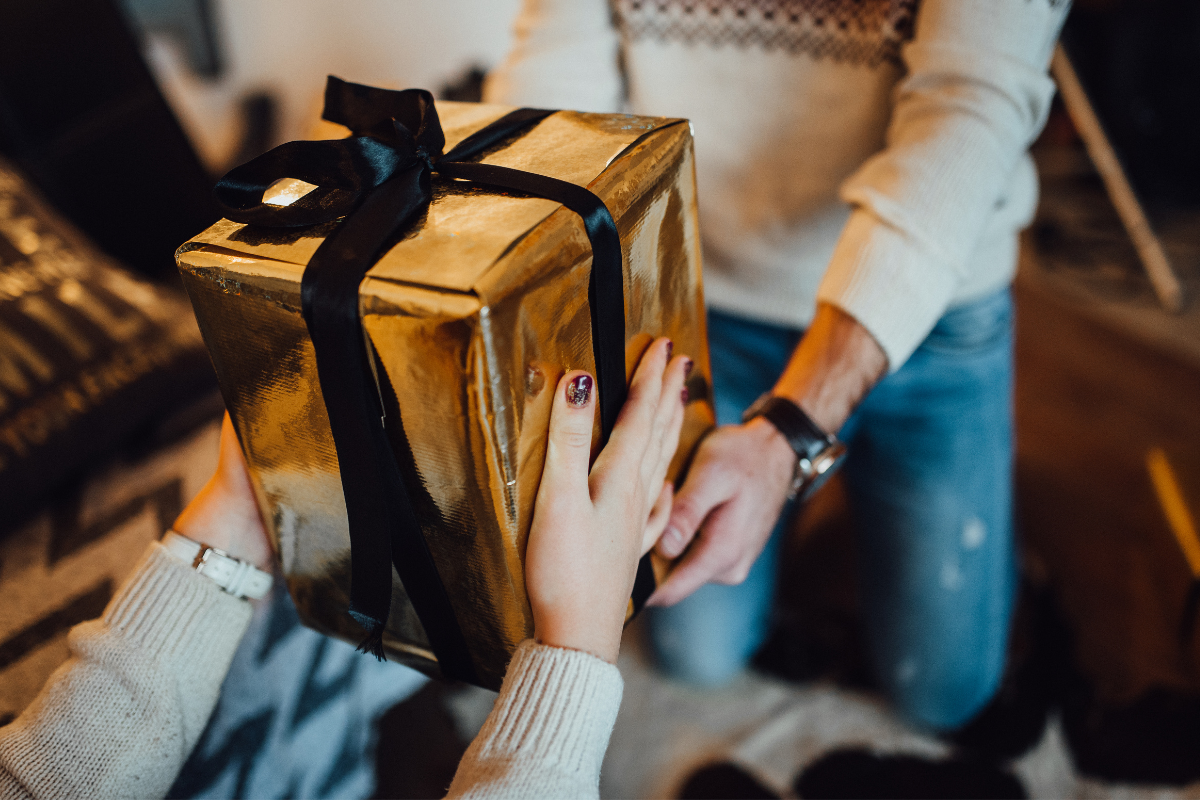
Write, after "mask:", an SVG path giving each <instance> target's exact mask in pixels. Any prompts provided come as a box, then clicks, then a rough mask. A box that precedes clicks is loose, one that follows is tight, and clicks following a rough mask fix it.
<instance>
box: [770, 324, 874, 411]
mask: <svg viewBox="0 0 1200 800" xmlns="http://www.w3.org/2000/svg"><path fill="white" fill-rule="evenodd" d="M887 365H888V364H887V356H886V355H885V354H884V352H883V348H881V347H880V346H879V343H878V342H876V341H875V338H874V337H873V336H872V335H871V333H870V332H869V331H868V330H867V329H866V328H865V327H863V326H862V325H861V324H860V323H859V322H858V321H857V320H856V319H854V317H852V316H850V315H849V314H847V313H846V312H844V311H842V310H841V309H838V308H836V307H834V306H831V305H828V304H826V303H822V304H821V305H819V306H818V308H817V315H816V317H815V318H814V319H813V322H812V325H811V326H810V327H809V329H808V331H807V332H806V333H805V335H804V338H802V339H801V340H800V344H799V345H798V346H797V347H796V351H795V352H794V353H793V354H792V358H791V360H790V361H789V362H788V365H787V367H786V368H785V369H784V372H783V374H782V375H781V376H780V378H779V381H778V382H777V383H776V384H775V387H774V389H773V392H774V393H775V394H777V395H779V396H780V397H786V398H788V399H789V400H791V401H792V402H793V403H795V404H796V405H797V406H799V407H800V408H801V409H802V410H803V411H804V413H805V414H807V415H808V417H809V418H810V419H811V420H812V421H813V422H814V423H816V425H817V426H818V427H819V428H821V430H823V431H825V432H826V433H833V434H836V433H837V431H838V430H840V429H841V427H842V425H843V424H844V423H845V422H846V420H847V419H848V418H849V417H850V414H851V412H852V411H854V409H855V407H856V406H857V405H858V404H859V402H861V401H862V399H863V397H865V396H866V394H867V392H869V391H870V390H871V388H872V387H873V386H874V385H875V383H876V382H877V381H878V380H879V379H880V378H881V377H883V375H884V374H885V373H886V372H887Z"/></svg>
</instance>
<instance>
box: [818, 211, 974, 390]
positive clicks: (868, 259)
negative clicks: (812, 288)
mask: <svg viewBox="0 0 1200 800" xmlns="http://www.w3.org/2000/svg"><path fill="white" fill-rule="evenodd" d="M959 280H960V279H959V276H958V275H957V274H956V273H955V271H954V270H953V269H952V268H951V267H950V266H949V265H947V264H944V263H943V262H942V261H941V260H940V259H938V258H936V257H934V256H932V255H930V254H928V253H926V252H924V251H923V250H922V249H920V248H919V247H918V246H917V245H916V243H914V242H913V241H911V240H910V239H909V238H907V237H906V236H905V235H904V234H903V233H902V232H901V231H899V230H898V229H896V228H893V227H892V226H890V225H888V224H887V223H885V222H882V221H880V220H879V219H877V218H876V217H875V216H874V215H872V214H871V213H870V212H868V211H866V210H864V209H861V208H859V209H855V211H854V212H853V213H852V214H851V215H850V220H849V221H848V222H847V223H846V227H845V229H844V230H843V231H842V236H841V238H840V239H839V240H838V244H837V247H836V249H835V250H834V252H833V257H832V258H831V260H830V262H829V269H828V270H826V272H825V277H824V279H823V280H822V281H821V286H820V288H819V289H818V290H817V302H825V303H829V304H831V305H834V306H836V307H838V308H840V309H841V310H843V311H845V312H846V313H847V314H849V315H850V316H852V317H854V318H855V319H856V320H858V322H859V323H860V324H861V325H862V326H863V327H864V328H866V329H867V330H868V331H870V333H871V335H872V336H874V337H875V341H877V342H878V343H879V346H880V347H882V348H883V352H884V353H885V354H886V355H887V359H888V369H889V371H891V372H895V371H896V370H898V369H900V367H901V366H903V365H904V362H905V361H907V360H908V357H909V356H910V355H912V353H913V351H914V350H916V349H917V347H918V345H920V344H921V342H922V341H923V340H924V339H925V337H926V336H928V335H929V332H930V331H931V330H933V326H934V325H935V324H936V323H937V320H938V318H939V317H941V315H942V313H943V312H944V311H945V310H946V307H947V305H948V304H949V303H950V299H951V298H952V297H953V295H954V291H955V289H956V287H957V286H958V283H959Z"/></svg>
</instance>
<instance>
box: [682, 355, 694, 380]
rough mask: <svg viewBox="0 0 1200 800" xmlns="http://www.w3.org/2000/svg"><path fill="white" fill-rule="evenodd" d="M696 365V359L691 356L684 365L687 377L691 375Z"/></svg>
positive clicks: (684, 373) (684, 372) (684, 374)
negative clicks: (693, 359)
mask: <svg viewBox="0 0 1200 800" xmlns="http://www.w3.org/2000/svg"><path fill="white" fill-rule="evenodd" d="M695 367H696V362H695V361H692V360H691V359H690V358H689V359H688V360H687V363H686V364H684V365H683V376H684V377H685V378H686V377H688V376H690V375H691V374H692V370H693V369H695Z"/></svg>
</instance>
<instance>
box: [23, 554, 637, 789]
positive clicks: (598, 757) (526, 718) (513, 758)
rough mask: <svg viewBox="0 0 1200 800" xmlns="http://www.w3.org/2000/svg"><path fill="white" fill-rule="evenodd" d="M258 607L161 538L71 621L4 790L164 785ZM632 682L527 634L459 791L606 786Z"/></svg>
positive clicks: (459, 777) (462, 771) (191, 742)
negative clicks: (606, 767) (606, 764)
mask: <svg viewBox="0 0 1200 800" xmlns="http://www.w3.org/2000/svg"><path fill="white" fill-rule="evenodd" d="M250 616H251V608H250V604H249V603H248V602H247V601H245V600H239V599H237V598H235V597H233V596H232V595H228V594H225V592H223V591H221V589H219V588H218V587H217V585H216V584H215V583H213V582H212V581H211V580H209V579H208V578H206V577H204V576H203V575H201V574H200V573H198V572H196V571H195V570H193V569H192V568H191V565H190V564H185V563H183V562H182V561H179V560H178V559H176V558H175V557H174V556H172V555H170V554H169V553H168V552H167V550H166V548H164V547H163V546H162V545H160V544H158V543H157V542H156V543H153V544H151V545H150V549H149V550H148V551H147V553H146V556H145V558H144V559H143V560H142V562H141V564H139V565H138V567H137V568H136V569H135V570H134V572H133V575H132V576H131V577H130V578H129V580H127V581H126V582H125V584H124V586H122V588H121V590H120V591H119V592H117V594H116V596H115V597H113V599H112V602H110V603H109V605H108V608H106V609H105V611H104V616H103V617H101V618H100V619H98V620H94V621H92V622H85V623H83V624H82V625H78V626H76V627H75V628H73V629H72V630H71V633H70V636H69V642H70V645H71V652H72V657H71V658H70V659H69V660H68V661H67V662H66V663H65V664H63V665H62V666H61V667H59V668H58V670H56V671H55V672H54V674H53V675H51V676H50V679H49V681H48V682H47V684H46V686H45V688H44V689H43V690H42V692H41V694H39V695H38V696H37V698H35V699H34V701H33V703H32V704H31V705H30V706H29V708H27V709H26V710H25V712H24V713H22V714H21V716H19V717H17V719H16V720H14V721H13V722H11V723H9V724H8V725H6V726H4V727H3V728H0V800H29V799H30V798H39V799H40V798H64V799H65V798H83V797H86V798H96V799H98V800H103V799H104V798H129V797H138V798H152V797H163V796H165V795H166V793H167V791H168V789H170V787H171V784H172V782H173V781H174V780H175V776H176V774H177V773H178V772H179V768H180V767H181V766H182V765H183V763H184V761H185V760H186V759H187V757H188V754H189V753H190V752H191V751H192V748H193V747H195V745H196V742H197V740H198V739H199V738H200V734H201V732H202V731H203V730H204V725H205V723H206V722H207V721H208V717H209V715H210V714H211V713H212V710H213V706H214V705H215V704H216V701H217V692H218V690H219V689H220V687H221V681H222V680H223V679H224V677H225V672H226V671H227V670H228V669H229V664H230V661H231V660H232V659H233V654H234V651H235V650H236V649H237V646H238V642H239V641H240V640H241V638H242V635H243V634H244V633H245V632H246V627H247V625H249V623H250ZM622 689H623V683H622V681H621V673H620V672H619V671H618V670H617V668H616V667H615V666H613V665H612V664H609V663H607V662H604V661H601V660H600V659H598V658H596V657H594V656H590V655H587V654H586V653H580V652H576V651H573V650H563V649H560V648H557V647H547V646H544V645H539V644H535V643H533V642H532V641H526V642H524V643H523V644H522V645H521V647H520V648H519V649H518V650H517V654H516V655H515V656H514V657H513V660H512V663H511V664H510V665H509V667H508V674H507V675H506V676H505V678H504V686H503V688H502V689H501V690H500V696H499V697H498V698H497V699H496V705H495V707H494V708H493V709H492V712H491V714H490V715H488V718H487V721H486V722H485V723H484V726H483V730H481V731H480V733H479V736H477V737H476V738H475V741H474V742H472V744H471V746H470V748H468V750H467V752H466V755H464V756H463V760H462V762H461V763H460V764H459V767H458V772H457V773H456V774H455V776H454V782H453V784H452V785H451V786H450V795H449V796H450V797H451V798H513V799H514V800H517V799H518V798H520V799H524V798H530V799H532V798H571V797H598V796H599V783H600V763H601V761H602V760H603V758H604V751H605V749H606V748H607V747H608V739H609V737H610V736H611V735H612V728H613V723H614V722H615V721H616V718H617V709H618V707H619V706H620V704H621V692H622ZM337 746H338V742H333V741H331V742H329V747H331V748H336V747H337Z"/></svg>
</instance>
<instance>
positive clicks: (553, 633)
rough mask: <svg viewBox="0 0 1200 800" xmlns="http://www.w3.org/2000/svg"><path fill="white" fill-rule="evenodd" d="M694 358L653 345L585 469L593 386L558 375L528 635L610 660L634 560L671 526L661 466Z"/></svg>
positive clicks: (531, 560)
mask: <svg viewBox="0 0 1200 800" xmlns="http://www.w3.org/2000/svg"><path fill="white" fill-rule="evenodd" d="M689 363H690V360H689V359H688V358H686V357H684V356H676V357H675V358H674V359H671V343H670V342H669V341H668V340H666V339H659V340H657V341H655V342H654V343H653V344H651V345H650V347H649V349H648V350H647V351H646V353H645V355H643V356H642V361H641V363H640V364H639V365H638V368H637V372H636V373H634V376H633V381H632V382H631V383H630V386H629V399H628V400H626V402H625V405H624V406H623V407H622V409H621V414H620V416H619V417H618V418H617V424H616V425H615V426H614V429H613V433H612V437H611V438H610V439H609V442H608V444H607V445H606V446H605V448H604V450H602V451H601V452H600V455H599V456H598V457H597V458H596V463H595V464H593V465H592V467H591V469H590V474H589V469H588V460H589V458H590V456H591V448H592V429H593V426H594V425H595V418H596V391H595V384H594V382H593V381H592V377H591V376H590V375H588V374H587V373H585V372H578V371H573V372H568V373H567V374H566V375H564V376H563V378H562V380H561V381H559V383H558V386H557V388H555V389H554V391H555V392H556V394H555V397H554V404H553V406H552V408H551V413H550V432H549V435H548V437H547V440H546V466H545V468H544V470H543V472H542V482H541V485H540V486H539V487H538V494H537V500H536V502H535V504H534V512H533V523H532V526H531V528H530V531H529V543H528V546H527V547H526V550H525V584H526V588H527V589H528V591H529V604H530V606H531V607H532V609H533V624H534V635H535V636H536V638H537V640H538V641H539V642H541V643H542V644H548V645H553V646H555V647H566V648H570V649H572V650H582V651H584V652H587V653H591V654H592V655H595V656H599V657H600V658H603V659H604V660H606V661H610V662H615V661H616V660H617V651H618V649H619V648H620V645H621V631H622V629H623V627H624V622H625V609H626V607H627V606H628V604H629V595H630V593H631V592H632V591H633V582H634V578H635V577H636V575H637V565H638V559H639V558H641V556H642V554H643V553H645V552H647V551H648V550H649V549H650V548H651V547H653V546H654V542H655V541H657V540H658V537H659V534H661V533H662V530H663V528H664V527H665V526H666V524H667V518H668V517H669V515H670V509H671V485H670V484H669V483H667V482H666V481H665V478H666V474H667V467H668V466H670V463H671V457H672V456H673V455H674V454H675V449H676V447H677V446H678V444H679V431H680V428H681V427H682V426H683V407H684V403H683V396H682V392H683V381H684V376H685V375H686V373H687V370H688V368H689Z"/></svg>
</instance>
